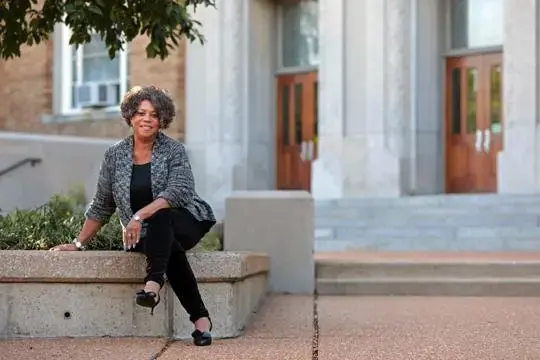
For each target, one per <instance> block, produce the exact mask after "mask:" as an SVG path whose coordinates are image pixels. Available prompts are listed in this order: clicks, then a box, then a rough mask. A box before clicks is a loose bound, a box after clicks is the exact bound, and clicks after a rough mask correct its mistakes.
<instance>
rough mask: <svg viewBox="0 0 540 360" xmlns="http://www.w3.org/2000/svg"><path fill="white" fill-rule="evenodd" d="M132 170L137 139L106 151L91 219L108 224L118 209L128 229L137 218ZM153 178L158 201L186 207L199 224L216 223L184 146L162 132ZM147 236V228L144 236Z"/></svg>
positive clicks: (88, 211) (156, 151) (143, 233)
mask: <svg viewBox="0 0 540 360" xmlns="http://www.w3.org/2000/svg"><path fill="white" fill-rule="evenodd" d="M132 168H133V136H129V137H127V138H125V139H123V140H121V141H119V142H118V143H116V144H114V145H112V146H111V147H109V148H108V149H107V150H106V151H105V157H104V159H103V162H102V164H101V168H100V171H99V178H98V182H97V189H96V193H95V195H94V198H93V199H92V201H91V203H90V205H89V206H88V209H87V210H86V217H87V218H89V219H95V220H98V221H100V222H102V223H103V224H105V223H107V222H108V221H109V220H110V218H111V216H112V215H113V214H114V212H115V210H118V213H119V215H120V222H121V223H122V226H123V227H125V226H127V224H128V223H129V221H130V220H131V218H132V217H133V212H132V211H131V201H130V185H131V172H132ZM151 178H152V193H153V195H154V199H156V198H164V199H166V200H167V201H168V202H169V203H170V204H171V207H174V208H180V207H183V208H185V209H187V210H188V211H189V212H190V213H191V214H193V216H194V217H195V218H196V219H197V220H199V221H202V220H210V221H215V217H214V213H213V211H212V208H211V207H210V205H209V204H208V203H206V202H205V201H204V200H202V199H201V198H200V197H199V195H198V194H197V193H196V192H195V181H194V179H193V173H192V171H191V165H190V163H189V160H188V156H187V153H186V150H185V148H184V145H182V144H181V143H180V142H178V141H176V140H174V139H172V138H170V137H168V136H167V135H165V134H163V133H161V132H160V133H159V135H158V137H157V139H156V143H155V145H154V150H153V152H152V164H151ZM145 233H146V226H144V227H143V231H142V234H141V235H142V236H144V235H145Z"/></svg>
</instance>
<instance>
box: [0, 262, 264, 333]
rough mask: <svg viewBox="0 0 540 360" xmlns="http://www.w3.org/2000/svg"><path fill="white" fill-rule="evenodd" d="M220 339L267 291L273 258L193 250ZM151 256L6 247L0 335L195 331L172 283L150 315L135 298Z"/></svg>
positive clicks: (0, 267) (0, 273)
mask: <svg viewBox="0 0 540 360" xmlns="http://www.w3.org/2000/svg"><path fill="white" fill-rule="evenodd" d="M188 258H189V260H190V262H191V264H192V267H193V270H194V272H195V275H196V277H197V279H198V281H199V284H200V285H199V286H200V290H201V293H202V296H203V299H204V301H205V303H206V305H207V307H208V309H209V311H210V313H211V316H212V321H213V323H214V331H213V333H214V335H215V336H216V337H234V336H238V335H239V334H240V333H241V331H242V330H243V328H244V326H245V325H246V323H247V321H248V320H249V317H250V315H251V314H252V313H253V312H254V311H256V310H257V308H258V306H259V304H260V302H261V301H262V299H263V298H264V296H265V295H266V291H267V278H268V269H269V259H268V256H266V255H264V254H257V253H248V252H210V253H190V254H188ZM144 269H145V259H144V256H143V255H141V254H133V253H124V252H119V251H86V252H49V251H0V338H21V337H22V338H26V337H63V336H72V337H78V336H85V337H87V336H172V337H176V338H185V337H189V334H190V333H191V331H192V330H193V326H192V324H191V323H190V322H189V320H188V319H187V315H186V313H185V311H184V310H183V308H182V307H181V305H180V302H179V301H178V299H177V298H176V296H175V295H174V293H173V292H172V291H171V289H170V288H169V286H166V287H165V288H164V289H163V290H162V294H161V295H162V301H161V303H160V304H159V306H158V307H157V308H156V311H155V312H154V316H150V314H149V310H148V309H145V308H141V307H139V306H137V305H136V304H135V301H134V295H135V292H136V291H137V290H138V289H140V288H141V284H142V279H143V277H144Z"/></svg>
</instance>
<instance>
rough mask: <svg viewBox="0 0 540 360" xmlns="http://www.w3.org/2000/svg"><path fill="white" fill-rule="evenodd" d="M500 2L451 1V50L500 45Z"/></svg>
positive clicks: (499, 0) (491, 0)
mask: <svg viewBox="0 0 540 360" xmlns="http://www.w3.org/2000/svg"><path fill="white" fill-rule="evenodd" d="M503 1H504V0H450V1H449V2H448V6H449V7H450V8H449V13H450V24H449V25H450V38H451V41H450V45H451V47H452V49H463V48H475V47H485V46H498V45H502V43H503V26H504V25H503V19H504V18H503V10H504V8H503Z"/></svg>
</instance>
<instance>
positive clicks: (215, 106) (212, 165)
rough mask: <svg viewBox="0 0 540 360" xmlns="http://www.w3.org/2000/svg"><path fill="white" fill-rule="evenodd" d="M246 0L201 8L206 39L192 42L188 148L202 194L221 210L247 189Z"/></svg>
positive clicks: (188, 65)
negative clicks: (230, 197) (232, 195)
mask: <svg viewBox="0 0 540 360" xmlns="http://www.w3.org/2000/svg"><path fill="white" fill-rule="evenodd" d="M246 6H249V2H247V1H243V0H218V1H216V8H204V7H198V8H197V11H196V12H195V17H196V19H197V20H199V21H201V23H202V24H203V28H202V32H203V33H204V35H205V37H206V43H205V44H204V45H203V46H202V45H200V44H199V43H198V42H194V43H191V44H189V45H188V49H187V60H186V107H187V109H186V110H187V111H186V146H187V148H188V150H189V155H190V158H191V162H192V166H193V172H194V175H195V180H196V184H197V190H198V191H199V193H200V194H201V195H202V196H203V197H204V198H205V199H207V200H208V201H210V202H211V203H212V205H213V206H214V207H215V208H217V210H218V212H219V210H220V209H223V207H224V200H225V197H226V196H228V195H229V194H230V193H231V191H232V190H234V189H235V188H243V187H244V186H245V185H244V184H242V183H243V179H244V178H245V177H244V176H243V174H242V173H241V171H238V170H239V169H245V168H246V167H245V166H243V165H244V164H243V163H242V161H243V159H244V158H245V157H243V156H242V151H243V150H242V149H243V144H244V138H243V136H244V135H243V134H244V131H243V127H244V125H245V124H246V122H247V121H246V119H245V118H246V112H245V111H244V104H245V101H246V90H247V87H246V84H245V68H246V63H245V57H244V55H245V50H244V49H245V48H246V46H247V42H246V37H247V34H246V32H245V31H244V25H245V21H246V19H245V15H246V12H245V11H244V7H246Z"/></svg>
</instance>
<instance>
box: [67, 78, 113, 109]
mask: <svg viewBox="0 0 540 360" xmlns="http://www.w3.org/2000/svg"><path fill="white" fill-rule="evenodd" d="M118 89H119V85H118V84H115V83H100V82H88V83H84V84H81V85H77V86H76V87H75V104H76V105H77V107H80V108H83V109H85V108H104V107H109V106H115V105H118Z"/></svg>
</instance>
